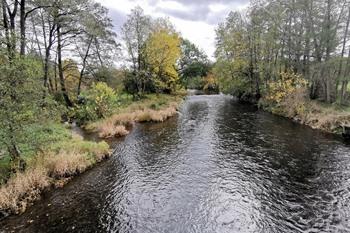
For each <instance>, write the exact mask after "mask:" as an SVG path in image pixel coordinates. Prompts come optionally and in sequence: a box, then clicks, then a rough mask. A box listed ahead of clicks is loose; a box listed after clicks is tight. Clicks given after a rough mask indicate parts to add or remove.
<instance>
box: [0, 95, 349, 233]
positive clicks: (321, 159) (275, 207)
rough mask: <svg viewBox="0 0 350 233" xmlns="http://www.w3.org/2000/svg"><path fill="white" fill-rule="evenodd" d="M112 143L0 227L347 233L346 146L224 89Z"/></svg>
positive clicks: (8, 229)
mask: <svg viewBox="0 0 350 233" xmlns="http://www.w3.org/2000/svg"><path fill="white" fill-rule="evenodd" d="M114 147H115V152H114V155H113V156H112V158H111V159H109V160H106V161H104V162H102V163H101V164H99V165H97V166H96V167H94V168H93V169H91V170H89V171H87V172H86V173H84V174H82V175H80V176H78V177H76V178H75V179H74V180H72V181H71V182H70V183H69V184H68V185H66V186H65V187H64V188H62V189H58V190H53V191H50V192H47V193H46V194H45V195H44V196H43V198H42V200H40V201H38V202H37V203H36V204H35V205H34V206H33V207H31V208H29V210H28V211H27V212H26V213H24V214H23V215H21V216H12V217H9V218H7V219H5V220H3V221H2V222H0V227H1V230H0V232H11V231H13V232H29V233H31V232H33V233H34V232H35V233H40V232H45V233H46V232H59V233H61V232H122V233H124V232H133V233H134V232H135V233H148V232H162V233H163V232H164V233H165V232H175V233H187V232H198V233H214V232H230V233H231V232H350V146H349V145H347V144H345V143H344V142H343V141H342V140H341V138H337V137H336V136H332V135H328V134H324V133H322V132H319V131H316V130H312V129H310V128H308V127H305V126H301V125H299V124H296V123H293V122H291V121H289V120H287V119H284V118H280V117H277V116H273V115H271V114H269V113H265V112H262V111H259V110H257V109H255V108H254V107H252V106H248V105H240V104H238V103H236V102H235V101H234V100H233V99H232V98H230V97H228V96H224V95H212V96H205V95H202V96H189V97H188V98H187V99H186V101H185V102H184V104H183V105H182V108H181V111H180V114H179V116H177V117H174V118H172V119H170V120H168V121H166V122H164V123H159V124H152V123H147V124H140V125H137V126H136V127H135V129H134V130H133V132H132V133H131V134H130V135H128V136H127V137H126V138H124V139H118V140H116V142H114Z"/></svg>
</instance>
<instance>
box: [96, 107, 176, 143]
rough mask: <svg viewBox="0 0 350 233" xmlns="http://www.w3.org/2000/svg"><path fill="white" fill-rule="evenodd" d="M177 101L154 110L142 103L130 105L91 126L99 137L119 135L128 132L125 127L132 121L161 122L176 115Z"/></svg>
mask: <svg viewBox="0 0 350 233" xmlns="http://www.w3.org/2000/svg"><path fill="white" fill-rule="evenodd" d="M177 107H178V102H171V103H169V104H167V105H166V106H164V107H163V108H162V109H159V110H155V109H152V108H150V107H145V106H144V105H136V106H131V107H130V108H128V109H126V110H124V111H125V112H123V113H116V114H114V115H112V116H111V117H109V118H107V119H104V120H103V121H100V122H98V123H96V124H95V125H93V126H92V128H94V129H95V130H96V131H97V132H98V135H99V136H100V137H101V138H111V137H120V136H125V135H127V134H129V131H128V130H127V127H130V126H132V125H133V124H134V122H163V121H165V120H166V119H168V118H170V117H172V116H174V115H176V113H177Z"/></svg>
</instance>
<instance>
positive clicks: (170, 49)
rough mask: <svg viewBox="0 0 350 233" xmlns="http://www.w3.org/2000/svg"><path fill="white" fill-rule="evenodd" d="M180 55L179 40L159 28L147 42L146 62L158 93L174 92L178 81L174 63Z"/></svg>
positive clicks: (174, 35)
mask: <svg viewBox="0 0 350 233" xmlns="http://www.w3.org/2000/svg"><path fill="white" fill-rule="evenodd" d="M180 55H181V50H180V38H179V35H178V34H177V33H174V32H171V31H169V30H168V29H166V28H164V29H163V28H161V29H158V31H155V32H153V33H152V34H151V36H150V37H149V39H148V40H147V42H146V46H145V56H146V62H147V66H148V69H149V71H150V73H151V75H152V77H153V80H154V83H155V85H156V88H157V90H158V91H161V92H168V93H170V92H172V91H174V90H175V88H176V83H177V81H178V79H179V76H178V73H177V70H176V62H177V61H178V59H179V58H180Z"/></svg>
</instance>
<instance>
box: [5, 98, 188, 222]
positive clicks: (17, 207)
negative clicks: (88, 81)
mask: <svg viewBox="0 0 350 233" xmlns="http://www.w3.org/2000/svg"><path fill="white" fill-rule="evenodd" d="M183 96H184V95H183V94H178V95H161V94H159V95H155V94H154V95H147V96H146V97H145V98H142V99H141V100H139V101H133V102H129V103H127V104H125V105H123V106H120V107H119V108H117V109H114V110H113V114H111V115H110V116H109V117H106V118H104V119H102V120H100V121H97V122H89V123H86V124H85V125H83V126H82V127H83V128H84V129H86V130H87V131H89V132H93V133H96V134H97V135H98V136H99V137H100V138H111V137H119V136H124V135H127V134H128V133H129V132H130V130H131V129H132V126H133V124H134V122H148V121H152V122H162V121H164V120H166V119H168V118H169V117H171V116H174V115H175V114H176V113H177V107H178V106H179V104H180V102H181V101H182V99H183ZM48 128H49V129H50V130H49V131H50V132H48V135H44V136H43V137H53V140H52V141H51V142H50V143H48V144H46V145H45V147H44V148H40V149H39V150H38V151H39V152H37V153H35V154H34V155H32V156H28V158H25V159H26V162H27V168H26V170H25V171H24V172H19V173H17V174H12V175H11V176H10V178H9V179H7V181H6V182H5V183H4V184H3V185H2V186H1V188H0V212H1V213H2V214H3V215H9V214H20V213H23V212H24V211H25V210H26V209H27V207H28V206H30V205H32V204H33V202H34V201H35V200H38V199H39V198H40V196H41V193H42V192H44V191H45V190H47V189H49V188H57V187H62V186H64V185H65V184H66V183H67V182H68V181H69V180H71V179H72V178H73V177H74V176H76V175H78V174H81V173H82V172H84V171H86V170H87V169H89V168H91V167H93V166H94V165H95V164H96V163H99V162H101V161H103V160H104V159H106V158H108V157H109V156H110V155H111V153H110V148H109V145H108V144H107V143H106V142H105V141H101V142H93V141H88V140H85V139H84V138H83V137H82V136H80V135H78V134H76V133H75V132H73V131H72V130H71V129H69V127H68V126H64V125H55V127H48ZM51 128H52V129H51ZM2 160H3V161H1V163H0V165H1V167H2V169H0V172H2V173H6V172H7V173H9V172H11V168H10V161H9V159H8V158H5V159H2ZM5 176H7V175H6V174H2V177H5ZM0 218H1V216H0Z"/></svg>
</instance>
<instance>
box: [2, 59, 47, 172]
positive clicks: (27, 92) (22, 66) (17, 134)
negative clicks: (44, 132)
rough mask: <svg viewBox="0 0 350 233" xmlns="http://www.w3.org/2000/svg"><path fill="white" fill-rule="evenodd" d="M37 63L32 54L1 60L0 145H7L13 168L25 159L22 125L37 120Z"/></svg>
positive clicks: (40, 103) (38, 91)
mask: <svg viewBox="0 0 350 233" xmlns="http://www.w3.org/2000/svg"><path fill="white" fill-rule="evenodd" d="M40 72H41V69H40V63H39V62H38V61H37V60H36V59H33V58H20V57H19V58H14V59H12V60H11V62H9V61H8V60H3V61H1V66H0V128H1V130H0V145H4V146H5V147H6V148H7V151H8V153H9V155H10V156H11V160H12V162H13V168H14V169H15V170H16V169H20V170H23V169H24V168H25V164H26V163H25V161H24V159H23V158H22V157H21V151H20V148H19V147H18V145H19V144H20V143H21V142H23V141H24V140H25V138H23V134H22V131H23V129H24V127H25V126H27V125H28V124H30V123H32V122H34V121H36V120H38V116H40V112H41V110H42V109H41V106H42V104H43V103H42V99H41V98H40V94H39V93H40V88H39V89H38V87H40V84H39V83H40V78H38V77H40V75H41V74H40Z"/></svg>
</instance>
